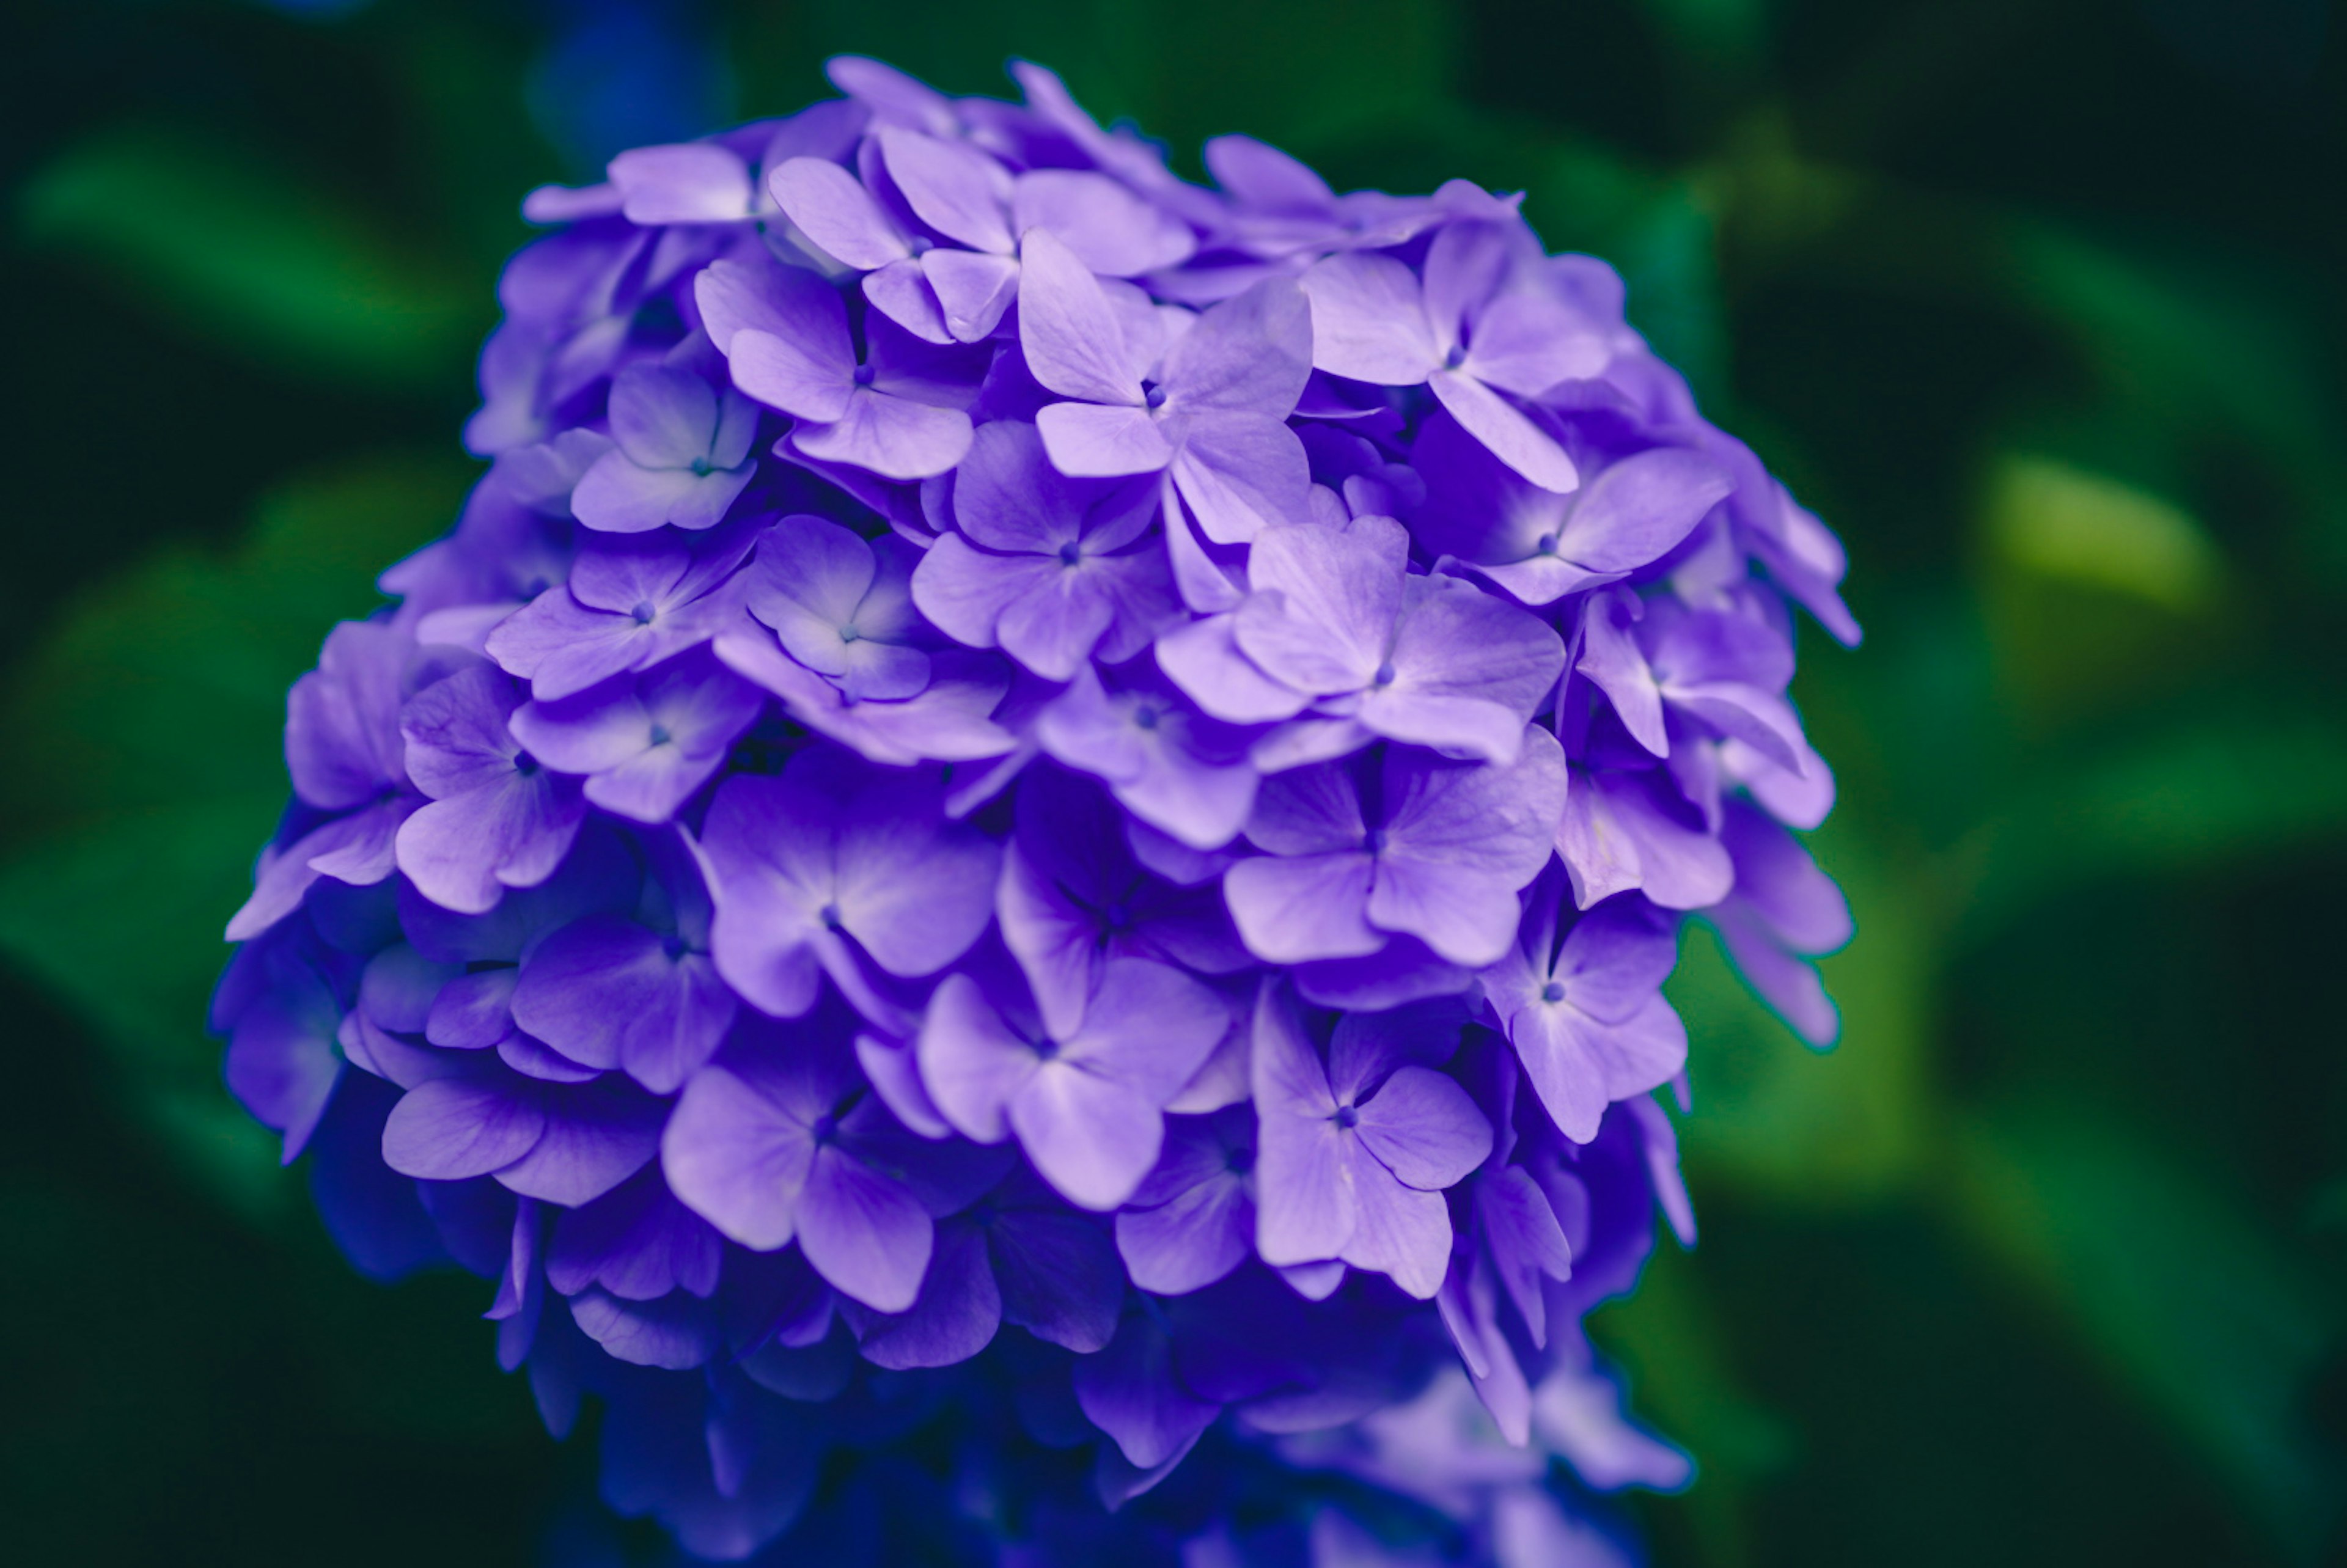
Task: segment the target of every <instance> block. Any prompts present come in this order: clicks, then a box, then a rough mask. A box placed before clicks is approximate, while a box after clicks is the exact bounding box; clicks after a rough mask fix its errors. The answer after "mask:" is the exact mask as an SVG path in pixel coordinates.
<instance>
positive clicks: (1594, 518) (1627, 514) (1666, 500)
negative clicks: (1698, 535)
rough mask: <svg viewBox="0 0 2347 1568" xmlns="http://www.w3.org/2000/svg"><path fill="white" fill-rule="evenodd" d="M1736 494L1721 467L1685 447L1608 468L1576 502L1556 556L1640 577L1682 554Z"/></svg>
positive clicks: (1665, 449) (1642, 455)
mask: <svg viewBox="0 0 2347 1568" xmlns="http://www.w3.org/2000/svg"><path fill="white" fill-rule="evenodd" d="M1733 488H1734V482H1733V480H1731V479H1730V478H1729V477H1728V475H1727V471H1726V470H1725V469H1723V468H1721V467H1720V466H1719V465H1718V464H1717V463H1715V462H1713V461H1712V460H1711V459H1710V458H1708V457H1706V456H1703V455H1702V454H1700V453H1697V452H1691V451H1688V450H1687V449H1686V448H1685V447H1681V446H1658V447H1656V448H1655V449H1654V450H1652V451H1649V452H1640V453H1638V454H1636V455H1635V456H1629V457H1624V458H1623V459H1622V460H1621V461H1620V462H1617V463H1609V464H1607V465H1606V466H1604V468H1602V469H1600V470H1598V472H1597V475H1596V477H1594V478H1592V479H1591V480H1590V481H1589V482H1588V484H1586V485H1585V486H1583V487H1582V490H1581V493H1580V494H1579V495H1577V496H1575V497H1573V509H1572V511H1571V512H1570V513H1569V514H1568V515H1567V518H1566V521H1565V525H1564V528H1563V532H1562V533H1560V534H1559V535H1558V536H1557V541H1556V553H1557V554H1559V555H1561V556H1563V557H1564V558H1565V559H1568V560H1573V561H1576V562H1578V563H1580V564H1581V565H1583V566H1584V567H1587V568H1588V569H1590V570H1592V571H1604V572H1613V571H1634V570H1635V569H1638V568H1639V567H1642V566H1645V564H1646V563H1647V562H1649V561H1654V560H1659V559H1662V558H1663V557H1664V556H1665V555H1666V554H1668V553H1669V552H1670V551H1671V550H1673V549H1674V548H1677V545H1678V543H1679V541H1680V540H1681V539H1684V538H1686V537H1687V535H1688V534H1689V533H1690V532H1692V531H1693V530H1694V528H1695V526H1696V524H1697V523H1698V522H1701V521H1702V520H1703V516H1704V514H1705V513H1706V512H1708V511H1710V510H1711V508H1712V507H1715V506H1717V505H1718V504H1719V502H1721V501H1722V500H1725V499H1726V498H1727V494H1728V492H1729V491H1730V490H1731V489H1733Z"/></svg>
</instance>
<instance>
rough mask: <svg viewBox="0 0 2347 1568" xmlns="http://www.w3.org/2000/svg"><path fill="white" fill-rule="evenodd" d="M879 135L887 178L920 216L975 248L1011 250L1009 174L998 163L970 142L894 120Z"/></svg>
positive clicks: (1000, 250)
mask: <svg viewBox="0 0 2347 1568" xmlns="http://www.w3.org/2000/svg"><path fill="white" fill-rule="evenodd" d="M878 140H879V143H880V148H881V151H882V154H883V156H884V157H885V158H886V159H887V164H888V174H889V178H890V179H894V180H895V181H896V183H897V190H900V191H902V192H903V193H904V196H905V200H906V202H907V205H909V206H910V207H911V208H912V209H913V211H914V213H915V215H916V216H917V217H918V218H919V219H920V220H921V221H922V222H924V223H926V224H928V226H929V227H930V228H932V229H934V230H936V231H938V233H940V234H943V235H945V236H946V237H947V238H948V239H950V240H955V241H959V242H960V243H962V244H964V245H968V246H969V247H971V248H972V249H973V250H979V251H995V252H996V253H998V254H1007V253H1008V252H1009V251H1010V249H1011V246H1012V243H1013V241H1012V237H1011V233H1010V212H1009V208H1010V173H1009V172H1008V171H1007V170H1006V169H1003V167H1002V165H1000V164H999V163H998V162H996V161H995V160H994V159H991V158H989V157H988V156H987V155H986V154H985V153H984V152H982V151H980V150H979V149H977V148H975V147H972V146H971V145H969V143H968V142H963V141H945V140H940V139H938V138H936V137H930V136H923V135H922V134H920V133H919V132H918V131H913V130H905V129H902V128H898V127H896V126H883V127H882V128H880V131H879V133H878Z"/></svg>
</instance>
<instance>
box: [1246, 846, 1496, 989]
mask: <svg viewBox="0 0 2347 1568" xmlns="http://www.w3.org/2000/svg"><path fill="white" fill-rule="evenodd" d="M1375 876H1377V862H1376V861H1375V860H1373V859H1372V858H1371V857H1370V856H1368V855H1365V854H1363V853H1361V852H1360V851H1358V850H1353V851H1348V852H1344V853H1339V854H1335V855H1301V856H1275V855H1258V856H1249V857H1248V858H1247V859H1245V860H1242V861H1240V862H1239V863H1238V864H1237V865H1235V866H1232V867H1231V868H1230V870H1229V871H1227V872H1225V874H1224V876H1223V896H1224V897H1225V898H1226V899H1228V900H1229V902H1230V909H1231V918H1232V919H1233V920H1234V921H1235V922H1236V924H1237V926H1238V929H1239V938H1240V939H1241V940H1243V941H1244V942H1245V943H1246V945H1247V950H1248V951H1249V952H1251V953H1253V954H1254V955H1255V957H1256V958H1261V959H1262V960H1263V961H1264V962H1266V963H1267V964H1300V963H1305V962H1307V961H1308V960H1311V959H1314V958H1355V957H1359V956H1362V955H1366V954H1368V953H1374V952H1376V951H1377V950H1378V948H1382V947H1384V946H1385V944H1386V934H1385V932H1384V931H1381V930H1378V929H1376V928H1375V927H1371V926H1370V924H1369V922H1368V910H1369V907H1370V899H1371V897H1372V879H1373V878H1374V877H1375ZM1513 907H1514V905H1513V900H1510V912H1511V914H1512V913H1513ZM1510 928H1511V929H1512V928H1513V926H1512V922H1511V927H1510Z"/></svg>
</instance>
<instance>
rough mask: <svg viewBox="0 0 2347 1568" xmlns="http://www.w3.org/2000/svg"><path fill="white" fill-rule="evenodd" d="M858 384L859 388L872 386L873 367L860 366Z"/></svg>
mask: <svg viewBox="0 0 2347 1568" xmlns="http://www.w3.org/2000/svg"><path fill="white" fill-rule="evenodd" d="M871 384H872V367H871V366H870V365H868V364H859V365H857V366H856V385H858V386H869V385H871Z"/></svg>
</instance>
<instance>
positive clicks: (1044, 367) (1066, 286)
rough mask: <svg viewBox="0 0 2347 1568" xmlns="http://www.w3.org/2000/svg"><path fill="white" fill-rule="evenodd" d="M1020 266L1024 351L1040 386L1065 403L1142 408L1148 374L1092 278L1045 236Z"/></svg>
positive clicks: (1031, 241)
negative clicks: (1131, 354) (1143, 377)
mask: <svg viewBox="0 0 2347 1568" xmlns="http://www.w3.org/2000/svg"><path fill="white" fill-rule="evenodd" d="M1020 261H1021V262H1022V265H1021V268H1020V278H1019V331H1020V347H1021V348H1022V349H1023V350H1024V351H1025V354H1026V356H1027V367H1028V369H1029V370H1030V371H1031V372H1033V373H1034V376H1035V379H1036V380H1037V381H1040V382H1041V383H1042V384H1044V385H1045V386H1047V387H1049V388H1051V390H1052V391H1053V392H1056V393H1058V394H1060V395H1061V396H1062V397H1073V398H1078V399H1081V401H1083V402H1086V403H1112V404H1120V405H1124V406H1126V407H1131V408H1138V407H1140V406H1141V405H1142V396H1141V376H1140V367H1138V366H1135V365H1133V364H1131V363H1130V359H1129V355H1128V353H1127V351H1126V348H1125V343H1124V333H1123V329H1122V327H1121V326H1120V325H1119V324H1118V323H1117V318H1116V315H1115V313H1114V311H1113V310H1112V308H1111V307H1110V305H1109V302H1108V297H1107V295H1106V294H1104V293H1103V292H1102V290H1101V286H1100V281H1099V280H1098V279H1096V278H1094V277H1093V276H1092V270H1091V269H1090V268H1088V267H1086V266H1085V265H1084V264H1083V263H1082V262H1081V261H1078V260H1077V259H1076V257H1075V255H1074V253H1073V252H1071V251H1070V250H1069V249H1068V248H1067V247H1066V246H1065V245H1063V244H1061V242H1060V241H1057V240H1055V239H1053V238H1052V237H1051V233H1050V231H1045V230H1038V231H1036V232H1034V233H1032V234H1030V235H1028V236H1027V237H1026V241H1025V242H1024V244H1023V245H1022V246H1021V247H1020Z"/></svg>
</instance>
